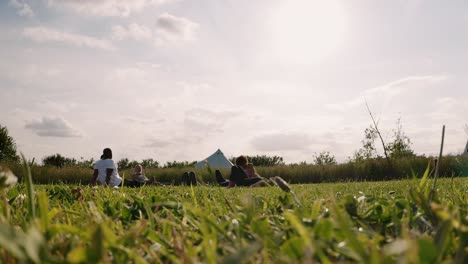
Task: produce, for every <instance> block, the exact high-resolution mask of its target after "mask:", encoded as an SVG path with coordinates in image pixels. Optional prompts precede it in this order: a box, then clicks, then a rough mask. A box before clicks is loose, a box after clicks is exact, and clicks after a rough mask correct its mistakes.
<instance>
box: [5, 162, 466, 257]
mask: <svg viewBox="0 0 468 264" xmlns="http://www.w3.org/2000/svg"><path fill="white" fill-rule="evenodd" d="M27 169H28V168H27V167H26V172H25V174H24V175H25V177H23V180H22V181H21V182H20V183H19V184H17V185H16V186H14V187H12V188H8V189H6V188H4V189H3V190H0V195H1V196H2V200H3V202H2V203H1V205H0V209H1V210H0V260H1V261H2V262H3V263H23V262H33V263H40V262H41V263H97V262H101V263H110V262H113V263H315V262H320V263H335V262H343V263H396V262H398V263H466V261H467V255H468V203H467V202H468V178H463V177H460V178H458V177H454V178H444V179H439V180H438V181H437V185H436V189H435V190H432V185H433V183H434V180H433V179H432V178H431V174H430V171H431V170H430V169H427V170H426V171H425V173H423V174H421V175H420V178H419V179H416V178H414V179H405V180H393V181H381V182H365V181H363V182H344V183H320V184H292V185H291V190H290V191H289V192H286V191H283V190H281V189H280V188H278V187H273V186H272V187H265V188H231V189H227V188H222V187H217V186H211V185H208V186H205V185H204V186H196V187H195V186H194V187H191V186H161V187H154V186H145V187H143V188H138V189H130V188H125V187H124V188H119V189H112V188H103V187H96V188H92V187H88V186H82V185H64V184H56V185H52V184H49V185H33V184H31V183H32V181H33V178H34V177H30V173H28V172H27Z"/></svg>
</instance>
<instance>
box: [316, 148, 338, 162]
mask: <svg viewBox="0 0 468 264" xmlns="http://www.w3.org/2000/svg"><path fill="white" fill-rule="evenodd" d="M314 164H315V165H335V164H336V159H335V156H333V154H331V153H330V152H329V151H322V152H320V153H319V154H315V156H314Z"/></svg>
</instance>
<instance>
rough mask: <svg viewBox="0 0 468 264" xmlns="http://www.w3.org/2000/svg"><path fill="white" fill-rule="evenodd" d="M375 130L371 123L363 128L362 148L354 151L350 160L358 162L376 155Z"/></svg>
mask: <svg viewBox="0 0 468 264" xmlns="http://www.w3.org/2000/svg"><path fill="white" fill-rule="evenodd" d="M377 137H378V134H377V130H376V129H375V127H374V126H373V125H371V126H370V127H369V128H366V129H365V130H364V139H363V140H362V141H361V142H362V148H360V149H359V150H357V151H356V152H355V153H354V156H353V158H352V159H351V160H352V161H356V162H360V161H363V160H366V159H372V158H376V157H378V155H377V148H376V147H375V140H376V139H377Z"/></svg>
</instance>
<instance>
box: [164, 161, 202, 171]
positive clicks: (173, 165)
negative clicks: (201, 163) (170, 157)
mask: <svg viewBox="0 0 468 264" xmlns="http://www.w3.org/2000/svg"><path fill="white" fill-rule="evenodd" d="M196 163H197V162H196V161H192V162H189V161H175V160H174V161H168V162H166V164H164V168H179V169H180V168H186V167H193V165H195V164H196Z"/></svg>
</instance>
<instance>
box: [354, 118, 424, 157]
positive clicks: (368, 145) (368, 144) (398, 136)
mask: <svg viewBox="0 0 468 264" xmlns="http://www.w3.org/2000/svg"><path fill="white" fill-rule="evenodd" d="M377 138H378V131H377V129H376V128H375V126H374V125H371V126H370V127H369V128H366V130H364V139H363V140H362V141H361V142H362V147H361V148H360V149H359V150H357V151H356V152H355V153H354V155H353V157H352V158H350V160H351V161H354V162H361V161H363V160H367V159H375V158H380V156H379V155H378V152H377V148H376V147H375V140H376V139H377ZM384 145H385V151H386V152H387V155H388V157H389V158H391V159H400V158H408V157H414V156H415V154H414V151H413V150H412V148H411V145H412V143H411V139H410V138H409V137H408V136H407V135H406V134H405V132H404V131H403V126H402V124H401V118H398V120H397V122H396V129H394V130H393V138H392V140H391V141H390V142H386V143H385V142H384Z"/></svg>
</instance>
